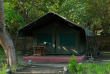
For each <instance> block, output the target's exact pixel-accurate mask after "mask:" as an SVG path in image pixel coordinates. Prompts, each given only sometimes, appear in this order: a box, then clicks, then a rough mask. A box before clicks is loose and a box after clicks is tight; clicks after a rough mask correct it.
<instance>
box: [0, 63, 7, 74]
mask: <svg viewBox="0 0 110 74" xmlns="http://www.w3.org/2000/svg"><path fill="white" fill-rule="evenodd" d="M7 68H8V67H7V64H3V63H2V68H1V69H0V74H7V73H6V70H7Z"/></svg>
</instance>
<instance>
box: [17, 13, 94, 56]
mask: <svg viewBox="0 0 110 74" xmlns="http://www.w3.org/2000/svg"><path fill="white" fill-rule="evenodd" d="M18 35H19V36H25V37H26V36H32V37H33V46H46V51H45V54H46V55H71V54H75V55H82V54H84V53H85V52H86V51H88V49H87V47H88V43H87V42H88V40H89V39H87V37H89V36H92V37H93V36H94V33H93V32H92V31H90V30H86V29H85V28H83V27H81V26H79V25H77V24H76V23H74V22H71V21H69V20H68V19H66V18H64V17H62V16H60V15H58V14H56V13H54V12H49V13H47V14H45V15H44V16H42V17H40V18H39V19H36V20H35V21H33V22H31V23H29V24H28V25H26V26H25V27H23V28H21V29H20V30H19V31H18Z"/></svg>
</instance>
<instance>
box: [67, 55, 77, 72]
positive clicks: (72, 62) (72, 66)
mask: <svg viewBox="0 0 110 74" xmlns="http://www.w3.org/2000/svg"><path fill="white" fill-rule="evenodd" d="M69 63H70V65H69V70H70V71H71V72H73V73H74V72H77V69H76V64H77V63H76V60H75V56H74V55H73V56H72V57H71V59H70V62H69Z"/></svg>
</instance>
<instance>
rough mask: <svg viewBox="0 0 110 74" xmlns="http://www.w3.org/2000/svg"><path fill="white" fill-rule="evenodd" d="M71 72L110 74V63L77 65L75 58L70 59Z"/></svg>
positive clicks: (79, 73) (76, 73)
mask: <svg viewBox="0 0 110 74" xmlns="http://www.w3.org/2000/svg"><path fill="white" fill-rule="evenodd" d="M68 69H69V71H70V72H72V73H73V74H110V62H108V63H105V64H103V63H101V62H98V63H76V60H75V56H74V55H73V57H72V58H71V59H70V65H69V67H68Z"/></svg>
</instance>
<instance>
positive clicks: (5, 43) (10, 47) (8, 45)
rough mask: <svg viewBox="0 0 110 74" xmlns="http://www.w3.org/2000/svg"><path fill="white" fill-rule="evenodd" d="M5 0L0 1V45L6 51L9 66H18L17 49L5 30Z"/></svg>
mask: <svg viewBox="0 0 110 74" xmlns="http://www.w3.org/2000/svg"><path fill="white" fill-rule="evenodd" d="M4 24H5V19H4V6H3V0H0V44H1V46H2V47H3V49H4V50H5V53H6V56H7V63H8V66H15V65H17V58H16V53H15V48H14V44H13V41H12V39H11V36H10V35H9V33H8V32H7V30H6V29H5V26H4Z"/></svg>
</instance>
